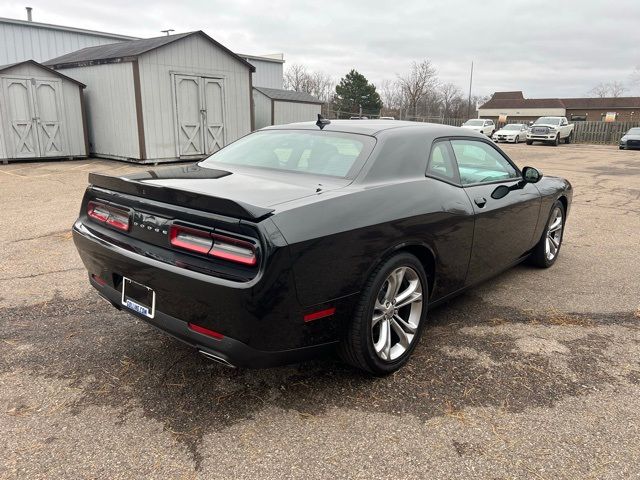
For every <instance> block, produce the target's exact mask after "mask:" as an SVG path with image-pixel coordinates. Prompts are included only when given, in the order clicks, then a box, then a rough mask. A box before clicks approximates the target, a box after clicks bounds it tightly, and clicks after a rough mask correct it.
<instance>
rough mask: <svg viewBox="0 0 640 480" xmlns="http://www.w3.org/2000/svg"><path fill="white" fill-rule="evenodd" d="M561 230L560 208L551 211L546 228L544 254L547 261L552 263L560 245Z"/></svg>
mask: <svg viewBox="0 0 640 480" xmlns="http://www.w3.org/2000/svg"><path fill="white" fill-rule="evenodd" d="M562 228H563V218H562V210H561V209H560V207H555V208H554V209H553V212H552V213H551V218H550V219H549V225H548V227H547V240H546V243H545V249H544V253H545V255H546V256H547V260H548V261H552V260H553V259H554V258H555V257H556V255H558V250H559V249H560V243H561V242H562Z"/></svg>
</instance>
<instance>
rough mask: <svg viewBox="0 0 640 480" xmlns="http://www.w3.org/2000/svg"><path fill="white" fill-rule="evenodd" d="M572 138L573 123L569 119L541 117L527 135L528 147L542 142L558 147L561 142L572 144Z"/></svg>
mask: <svg viewBox="0 0 640 480" xmlns="http://www.w3.org/2000/svg"><path fill="white" fill-rule="evenodd" d="M572 138H573V123H569V121H568V120H567V117H540V118H539V119H537V120H536V121H535V122H534V123H533V126H532V127H531V129H530V130H529V133H527V145H532V144H533V142H542V143H550V144H551V145H555V146H556V147H557V146H558V145H560V142H561V141H564V143H571V139H572Z"/></svg>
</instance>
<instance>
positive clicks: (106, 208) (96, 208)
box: [87, 200, 131, 232]
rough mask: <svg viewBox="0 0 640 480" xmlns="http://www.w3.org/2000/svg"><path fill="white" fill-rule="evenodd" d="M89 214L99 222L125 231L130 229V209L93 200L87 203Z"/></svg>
mask: <svg viewBox="0 0 640 480" xmlns="http://www.w3.org/2000/svg"><path fill="white" fill-rule="evenodd" d="M87 215H88V216H89V217H90V218H91V219H93V220H95V221H96V222H98V223H105V224H107V225H109V226H111V227H113V228H115V229H117V230H121V231H123V232H128V231H129V227H130V223H131V222H130V218H131V211H130V210H128V209H124V208H118V207H114V206H112V205H107V204H105V203H100V202H94V201H93V200H92V201H90V202H89V203H87Z"/></svg>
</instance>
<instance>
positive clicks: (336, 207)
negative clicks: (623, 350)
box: [273, 178, 473, 306]
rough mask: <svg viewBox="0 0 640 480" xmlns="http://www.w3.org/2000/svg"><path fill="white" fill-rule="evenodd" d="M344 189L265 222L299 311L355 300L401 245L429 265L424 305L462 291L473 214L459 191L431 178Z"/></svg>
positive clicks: (461, 190) (462, 193) (471, 235)
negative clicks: (290, 276)
mask: <svg viewBox="0 0 640 480" xmlns="http://www.w3.org/2000/svg"><path fill="white" fill-rule="evenodd" d="M349 188H351V189H352V190H349V189H344V190H341V191H339V192H328V193H327V194H326V195H325V196H324V197H323V198H322V200H320V201H316V202H314V203H310V204H307V205H300V206H297V207H294V208H290V209H289V210H286V211H282V212H279V213H277V214H276V215H275V217H274V218H273V220H274V223H275V224H276V225H277V226H278V228H279V229H280V231H281V232H282V234H283V236H284V237H285V239H286V241H287V243H288V244H289V245H290V251H291V259H292V264H293V271H294V276H295V282H296V289H297V293H298V298H299V300H300V303H301V304H302V305H304V306H309V305H315V304H319V303H324V302H327V301H330V300H332V299H336V298H341V297H345V296H348V295H352V294H355V293H358V292H359V291H360V290H361V289H362V287H363V285H364V283H365V281H366V279H367V278H368V275H369V274H370V272H371V271H372V270H373V269H374V268H375V267H376V266H377V265H378V264H379V263H380V262H381V261H382V260H383V259H384V258H385V256H387V255H389V254H390V253H392V252H393V251H395V250H397V249H400V248H403V247H405V246H408V245H412V246H416V245H419V246H422V247H424V248H428V249H429V250H430V251H431V252H433V256H434V257H435V258H436V268H435V270H436V272H435V279H436V280H435V284H434V286H433V294H432V298H437V297H440V296H443V295H444V294H446V293H449V292H451V291H454V290H456V289H458V288H460V287H461V286H462V285H463V284H464V280H465V277H466V273H467V267H468V263H469V254H470V251H471V244H472V240H473V209H472V207H471V204H470V202H469V199H468V197H467V196H466V194H465V193H464V191H463V189H462V188H459V187H455V186H452V185H449V184H446V183H444V182H441V181H439V180H435V179H431V178H421V179H415V180H410V181H400V182H397V183H395V184H388V185H385V186H368V187H366V188H365V187H349Z"/></svg>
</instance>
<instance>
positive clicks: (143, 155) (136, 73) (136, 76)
mask: <svg viewBox="0 0 640 480" xmlns="http://www.w3.org/2000/svg"><path fill="white" fill-rule="evenodd" d="M131 69H132V70H133V92H134V95H135V98H136V123H137V124H138V146H139V149H140V160H146V159H147V147H146V144H145V138H144V118H143V115H142V90H141V87H140V66H139V65H138V60H137V59H136V60H134V61H132V62H131Z"/></svg>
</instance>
